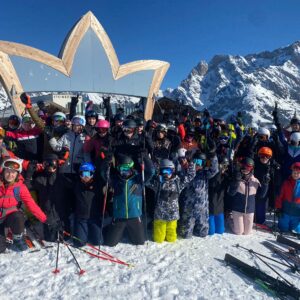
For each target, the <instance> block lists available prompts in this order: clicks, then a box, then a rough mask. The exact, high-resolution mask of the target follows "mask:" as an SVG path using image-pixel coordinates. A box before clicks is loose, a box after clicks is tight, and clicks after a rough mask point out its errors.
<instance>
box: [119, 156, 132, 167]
mask: <svg viewBox="0 0 300 300" xmlns="http://www.w3.org/2000/svg"><path fill="white" fill-rule="evenodd" d="M116 161H117V165H118V166H120V165H132V167H133V166H134V161H133V160H132V158H131V157H130V156H128V155H123V154H120V155H118V156H117V158H116Z"/></svg>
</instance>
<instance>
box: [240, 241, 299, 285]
mask: <svg viewBox="0 0 300 300" xmlns="http://www.w3.org/2000/svg"><path fill="white" fill-rule="evenodd" d="M236 246H237V248H239V247H240V248H242V249H245V250H247V251H249V252H250V253H251V254H254V255H255V256H256V257H257V258H258V259H259V260H260V261H261V262H262V263H264V264H265V265H266V266H267V267H269V268H270V269H271V270H272V271H273V272H274V273H275V274H276V275H277V276H279V277H280V278H281V279H282V280H284V281H285V282H286V283H287V284H288V285H289V286H293V285H292V284H291V283H290V282H289V281H288V280H286V279H285V278H284V277H283V276H282V275H281V274H280V273H278V272H277V271H276V270H275V269H274V268H273V267H271V266H270V264H268V263H267V262H265V261H264V260H263V259H262V258H261V257H260V256H263V257H265V258H268V257H267V256H264V255H262V254H257V253H255V251H253V250H252V249H247V248H245V247H242V246H240V245H239V244H237V245H236ZM268 259H270V257H269V258H268ZM271 260H273V259H271ZM275 261H276V260H275Z"/></svg>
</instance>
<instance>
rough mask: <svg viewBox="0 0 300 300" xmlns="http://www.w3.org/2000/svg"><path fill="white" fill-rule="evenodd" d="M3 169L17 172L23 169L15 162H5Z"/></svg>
mask: <svg viewBox="0 0 300 300" xmlns="http://www.w3.org/2000/svg"><path fill="white" fill-rule="evenodd" d="M3 168H5V169H11V170H15V171H18V172H19V171H20V169H21V164H19V163H17V162H15V161H10V160H8V161H4V163H3Z"/></svg>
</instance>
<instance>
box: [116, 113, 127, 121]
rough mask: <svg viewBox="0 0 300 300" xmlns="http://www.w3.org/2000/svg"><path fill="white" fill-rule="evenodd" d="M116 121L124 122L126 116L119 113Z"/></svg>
mask: <svg viewBox="0 0 300 300" xmlns="http://www.w3.org/2000/svg"><path fill="white" fill-rule="evenodd" d="M114 120H115V121H124V120H125V116H124V114H122V113H117V114H116V115H115V117H114Z"/></svg>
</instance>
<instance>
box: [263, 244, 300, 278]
mask: <svg viewBox="0 0 300 300" xmlns="http://www.w3.org/2000/svg"><path fill="white" fill-rule="evenodd" d="M262 244H263V245H264V246H265V247H267V248H268V249H270V250H271V251H272V252H274V253H275V254H277V255H278V256H279V257H280V258H282V259H283V260H284V261H286V262H287V263H289V264H290V268H291V270H292V271H293V272H299V273H300V258H299V257H298V256H297V255H295V254H292V253H291V252H289V251H285V250H283V249H281V248H279V247H277V246H276V245H274V244H273V243H270V242H268V241H264V242H262Z"/></svg>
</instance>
